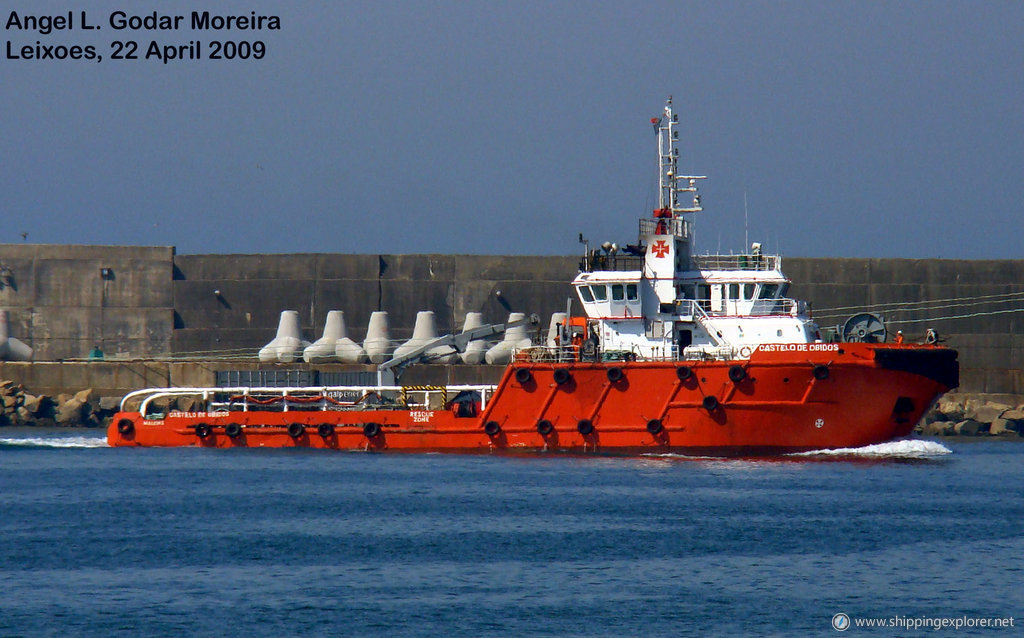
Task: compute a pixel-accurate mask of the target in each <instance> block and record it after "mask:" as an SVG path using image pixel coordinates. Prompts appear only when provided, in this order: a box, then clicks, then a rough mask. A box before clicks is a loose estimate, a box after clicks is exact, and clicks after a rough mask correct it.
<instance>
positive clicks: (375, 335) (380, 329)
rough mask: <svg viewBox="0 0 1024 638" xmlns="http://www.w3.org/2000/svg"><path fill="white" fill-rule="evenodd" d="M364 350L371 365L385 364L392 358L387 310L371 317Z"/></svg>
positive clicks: (379, 311)
mask: <svg viewBox="0 0 1024 638" xmlns="http://www.w3.org/2000/svg"><path fill="white" fill-rule="evenodd" d="M363 349H364V350H365V351H366V354H367V356H368V357H369V358H370V363H378V364H379V363H384V362H385V361H387V360H388V359H390V358H391V334H390V333H389V332H388V313H387V311H386V310H378V311H377V312H374V313H372V314H371V315H370V323H369V325H367V326H366V339H365V340H364V341H363Z"/></svg>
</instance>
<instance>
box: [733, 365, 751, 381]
mask: <svg viewBox="0 0 1024 638" xmlns="http://www.w3.org/2000/svg"><path fill="white" fill-rule="evenodd" d="M746 378H747V370H746V368H744V367H743V366H729V379H731V380H732V382H733V383H739V382H740V381H742V380H744V379H746Z"/></svg>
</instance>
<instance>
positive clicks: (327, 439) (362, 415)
mask: <svg viewBox="0 0 1024 638" xmlns="http://www.w3.org/2000/svg"><path fill="white" fill-rule="evenodd" d="M957 383H958V366H957V361H956V352H955V351H953V350H950V349H947V348H942V347H936V346H917V345H913V346H911V345H886V344H860V343H844V344H791V345H790V344H787V345H773V346H762V347H761V348H760V349H759V350H758V351H756V352H754V354H753V355H751V357H750V359H749V360H744V361H732V362H723V361H708V362H694V361H678V362H677V361H664V362H614V363H613V362H601V363H579V362H576V363H570V364H562V363H558V364H552V363H525V362H524V363H519V364H513V365H512V366H509V368H508V369H507V370H506V371H505V374H504V376H503V377H502V379H501V382H500V383H499V384H498V386H497V389H496V390H495V392H494V393H493V396H491V397H490V398H489V400H487V402H486V404H485V405H484V406H482V409H481V408H480V407H479V406H470V407H471V408H474V409H470V410H466V409H465V406H463V409H462V410H458V409H457V407H458V406H455V407H456V409H439V410H416V409H406V408H396V407H391V408H375V409H374V408H371V409H365V408H364V409H359V410H344V409H333V410H305V411H303V410H293V411H269V410H251V409H250V410H248V411H219V412H202V411H200V412H187V413H175V412H170V413H168V414H167V415H166V416H163V417H159V418H152V417H148V418H144V417H143V415H141V414H139V413H138V412H120V413H118V414H117V415H116V416H115V418H114V420H113V422H112V423H111V425H110V428H109V430H108V441H109V443H110V445H112V446H162V447H174V446H200V447H308V448H328V449H338V450H368V451H404V452H425V451H442V452H463V453H466V452H488V453H489V452H502V451H508V452H516V451H522V452H538V451H564V452H575V453H593V452H596V453H606V454H638V453H652V452H653V453H667V452H675V453H684V454H712V455H730V456H735V455H743V456H746V455H772V454H781V453H788V452H796V451H806V450H814V449H826V448H844V447H859V446H863V445H869V444H873V443H880V442H884V441H888V440H891V439H894V438H898V437H901V436H905V435H907V434H909V433H910V431H911V430H912V428H913V427H914V424H915V423H917V421H918V420H919V419H920V418H921V416H922V415H923V414H924V412H925V411H926V410H928V409H929V408H930V407H931V405H932V404H933V403H934V402H935V401H936V400H937V399H938V397H939V396H941V395H942V393H944V392H946V391H948V390H950V389H952V388H954V387H956V385H957ZM460 412H461V413H462V414H463V415H464V416H460Z"/></svg>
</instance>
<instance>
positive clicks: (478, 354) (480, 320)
mask: <svg viewBox="0 0 1024 638" xmlns="http://www.w3.org/2000/svg"><path fill="white" fill-rule="evenodd" d="M482 325H484V313H482V312H467V313H466V321H465V323H464V324H463V325H462V331H463V332H466V331H467V330H472V329H473V328H479V327H480V326H482ZM488 347H490V344H489V343H487V340H486V339H476V340H474V341H470V342H469V345H467V346H466V351H465V352H463V353H461V354H460V355H459V357H460V358H461V359H462V362H463V363H466V364H469V365H478V364H481V363H483V362H484V357H485V356H486V355H487V348H488Z"/></svg>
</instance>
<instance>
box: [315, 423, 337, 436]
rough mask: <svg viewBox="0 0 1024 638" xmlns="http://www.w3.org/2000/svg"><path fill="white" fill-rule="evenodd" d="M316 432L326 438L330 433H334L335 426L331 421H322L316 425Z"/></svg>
mask: <svg viewBox="0 0 1024 638" xmlns="http://www.w3.org/2000/svg"><path fill="white" fill-rule="evenodd" d="M316 433H317V434H319V435H320V436H321V437H323V438H325V439H326V438H327V437H329V436H330V435H332V434H334V426H333V425H331V424H330V423H321V424H320V425H318V426H316Z"/></svg>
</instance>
